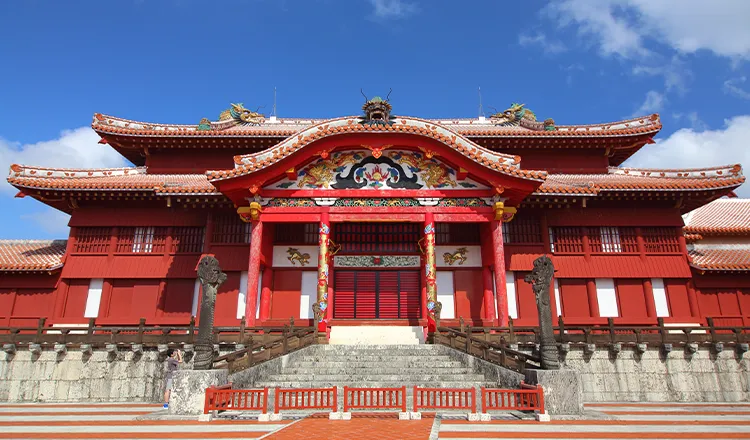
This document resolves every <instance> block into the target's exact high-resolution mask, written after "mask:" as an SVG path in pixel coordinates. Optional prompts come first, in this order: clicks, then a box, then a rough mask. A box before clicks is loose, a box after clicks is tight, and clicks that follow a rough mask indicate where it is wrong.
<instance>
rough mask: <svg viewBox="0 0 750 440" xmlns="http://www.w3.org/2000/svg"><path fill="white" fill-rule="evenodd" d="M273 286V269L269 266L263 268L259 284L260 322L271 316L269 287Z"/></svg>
mask: <svg viewBox="0 0 750 440" xmlns="http://www.w3.org/2000/svg"><path fill="white" fill-rule="evenodd" d="M272 286H273V270H272V269H271V268H270V267H266V268H265V269H263V278H261V286H260V317H259V318H258V319H260V321H261V322H263V321H266V320H268V318H270V317H271V287H272Z"/></svg>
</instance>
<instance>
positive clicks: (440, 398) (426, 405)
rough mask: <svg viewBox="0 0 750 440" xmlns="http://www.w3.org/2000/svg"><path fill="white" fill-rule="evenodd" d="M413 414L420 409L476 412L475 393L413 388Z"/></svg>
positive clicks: (470, 389) (458, 389) (464, 390)
mask: <svg viewBox="0 0 750 440" xmlns="http://www.w3.org/2000/svg"><path fill="white" fill-rule="evenodd" d="M412 399H413V400H414V409H413V411H414V412H419V410H420V409H463V410H470V411H471V412H472V413H476V412H477V392H476V390H475V389H474V388H419V387H414V395H413V396H412Z"/></svg>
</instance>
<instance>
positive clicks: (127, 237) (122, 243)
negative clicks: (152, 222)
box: [115, 226, 167, 254]
mask: <svg viewBox="0 0 750 440" xmlns="http://www.w3.org/2000/svg"><path fill="white" fill-rule="evenodd" d="M166 236H167V228H163V227H158V228H157V227H154V226H138V227H126V228H120V229H119V232H118V234H117V247H116V249H115V250H116V252H118V253H134V254H140V253H163V252H164V249H165V242H166Z"/></svg>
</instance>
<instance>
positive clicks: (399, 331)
mask: <svg viewBox="0 0 750 440" xmlns="http://www.w3.org/2000/svg"><path fill="white" fill-rule="evenodd" d="M328 344H329V345H362V344H368V345H370V344H378V345H406V344H408V345H411V344H413V345H419V344H424V330H423V329H422V327H406V326H383V325H380V326H378V325H372V326H370V325H367V326H333V327H331V335H330V339H329V340H328Z"/></svg>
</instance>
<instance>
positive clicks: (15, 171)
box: [8, 164, 220, 195]
mask: <svg viewBox="0 0 750 440" xmlns="http://www.w3.org/2000/svg"><path fill="white" fill-rule="evenodd" d="M8 182H9V183H10V184H12V185H14V186H16V187H18V188H35V189H57V190H62V191H66V190H76V191H96V190H121V191H154V193H156V194H201V195H202V194H206V195H215V194H220V193H219V192H218V191H217V190H216V188H214V186H213V185H211V183H210V182H208V180H207V178H206V176H205V175H204V174H146V168H145V167H137V168H100V169H90V170H86V169H61V168H56V169H53V168H49V169H47V168H37V167H26V166H22V165H15V164H14V165H12V166H11V170H10V175H9V176H8Z"/></svg>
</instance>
